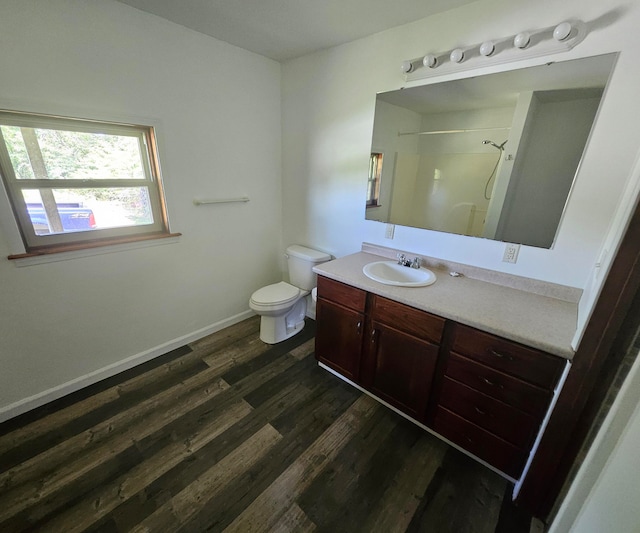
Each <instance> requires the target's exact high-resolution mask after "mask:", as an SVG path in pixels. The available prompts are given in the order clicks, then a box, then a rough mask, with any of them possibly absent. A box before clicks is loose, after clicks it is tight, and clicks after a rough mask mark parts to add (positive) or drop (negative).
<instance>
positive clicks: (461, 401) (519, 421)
mask: <svg viewBox="0 0 640 533" xmlns="http://www.w3.org/2000/svg"><path fill="white" fill-rule="evenodd" d="M440 405H441V406H443V407H445V408H446V409H448V410H449V411H451V412H453V413H455V414H457V415H459V416H461V417H463V418H466V419H467V420H469V421H470V422H473V423H474V424H476V425H477V426H480V427H482V428H484V429H486V430H487V431H489V432H490V433H493V434H495V435H497V436H499V437H501V438H503V439H504V440H506V441H508V442H510V443H511V444H513V445H515V446H517V447H518V448H527V449H528V448H530V447H531V443H532V442H533V438H534V437H535V435H536V433H537V431H538V428H539V427H540V418H539V417H538V418H534V417H533V416H531V415H529V414H527V413H524V412H522V411H520V410H518V409H515V408H514V407H511V406H510V405H507V404H505V403H503V402H500V401H498V400H496V399H494V398H492V397H491V396H487V395H486V394H482V393H481V392H478V391H477V390H475V389H472V388H471V387H468V386H466V385H463V384H462V383H458V382H457V381H454V380H452V379H450V378H447V377H445V378H444V379H443V382H442V390H441V393H440Z"/></svg>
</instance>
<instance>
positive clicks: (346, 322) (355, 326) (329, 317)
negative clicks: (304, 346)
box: [316, 298, 364, 382]
mask: <svg viewBox="0 0 640 533" xmlns="http://www.w3.org/2000/svg"><path fill="white" fill-rule="evenodd" d="M363 324H364V314H363V313H358V312H357V311H353V310H351V309H347V308H345V307H342V306H340V305H336V304H334V303H331V302H329V301H327V300H324V299H323V298H318V303H317V306H316V359H317V360H318V361H320V362H322V363H324V364H326V365H327V366H328V367H330V368H333V369H334V370H336V371H337V372H339V373H340V374H342V375H343V376H344V377H346V378H347V379H350V380H351V381H354V382H357V381H358V378H359V374H360V355H361V353H362V328H363Z"/></svg>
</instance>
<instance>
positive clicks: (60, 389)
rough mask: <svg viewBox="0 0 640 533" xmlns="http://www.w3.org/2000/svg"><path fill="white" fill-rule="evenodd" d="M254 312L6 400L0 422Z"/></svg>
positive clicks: (243, 318) (245, 313)
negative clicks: (24, 396)
mask: <svg viewBox="0 0 640 533" xmlns="http://www.w3.org/2000/svg"><path fill="white" fill-rule="evenodd" d="M254 314H255V313H254V312H253V311H252V310H250V309H248V310H247V311H243V312H242V313H239V314H237V315H234V316H232V317H229V318H226V319H224V320H221V321H219V322H216V323H215V324H211V325H210V326H207V327H204V328H202V329H199V330H197V331H193V332H192V333H188V334H187V335H183V336H182V337H178V338H177V339H173V340H170V341H168V342H165V343H163V344H160V345H159V346H156V347H154V348H151V349H149V350H145V351H144V352H140V353H138V354H135V355H132V356H130V357H127V358H125V359H122V360H121V361H118V362H116V363H113V364H110V365H108V366H105V367H103V368H100V369H98V370H94V371H93V372H90V373H89V374H85V375H84V376H79V377H77V378H75V379H72V380H71V381H67V382H66V383H62V384H61V385H57V386H56V387H52V388H50V389H48V390H45V391H43V392H40V393H38V394H34V395H33V396H30V397H28V398H24V399H22V400H18V401H17V402H14V403H12V404H9V405H7V406H5V407H0V423H2V422H6V421H7V420H9V419H11V418H14V417H16V416H18V415H21V414H24V413H26V412H28V411H31V410H32V409H35V408H37V407H41V406H43V405H45V404H47V403H49V402H52V401H54V400H58V399H59V398H62V397H63V396H66V395H67V394H71V393H72V392H76V391H78V390H80V389H82V388H84V387H87V386H89V385H93V384H94V383H98V382H99V381H102V380H103V379H106V378H110V377H111V376H115V375H116V374H119V373H120V372H124V371H125V370H129V369H130V368H133V367H134V366H137V365H140V364H142V363H146V362H147V361H150V360H151V359H154V358H156V357H159V356H161V355H164V354H166V353H168V352H170V351H171V350H175V349H176V348H180V347H181V346H184V345H185V344H188V343H190V342H193V341H195V340H198V339H201V338H202V337H206V336H207V335H211V334H212V333H215V332H216V331H220V330H221V329H224V328H226V327H229V326H233V325H234V324H237V323H238V322H241V321H243V320H245V319H247V318H249V317H251V316H253V315H254Z"/></svg>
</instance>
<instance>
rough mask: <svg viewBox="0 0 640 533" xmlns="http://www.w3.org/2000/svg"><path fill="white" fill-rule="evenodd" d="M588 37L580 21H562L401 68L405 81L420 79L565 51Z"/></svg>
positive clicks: (410, 62)
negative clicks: (554, 24)
mask: <svg viewBox="0 0 640 533" xmlns="http://www.w3.org/2000/svg"><path fill="white" fill-rule="evenodd" d="M586 35H587V25H586V24H585V23H584V22H582V21H579V20H572V21H565V22H561V23H560V24H558V25H557V26H551V27H548V28H543V29H541V30H536V31H522V32H520V33H518V34H516V35H512V36H510V37H505V38H502V39H493V40H487V41H484V42H483V43H480V44H474V45H471V46H467V47H460V48H455V49H454V50H451V51H448V52H439V53H435V54H434V53H428V54H426V55H425V56H422V57H418V58H414V59H407V60H405V61H403V62H402V64H401V65H400V68H401V71H402V73H403V74H404V77H405V80H407V81H412V80H419V79H422V78H428V77H431V76H439V75H443V74H449V73H454V72H460V71H463V70H469V69H472V68H479V67H485V66H490V65H498V64H500V63H507V62H509V61H516V60H519V59H530V58H533V57H538V56H544V55H550V54H557V53H559V52H568V51H569V50H571V49H572V48H573V47H574V46H576V45H577V44H578V43H580V42H582V41H583V40H584V38H585V37H586Z"/></svg>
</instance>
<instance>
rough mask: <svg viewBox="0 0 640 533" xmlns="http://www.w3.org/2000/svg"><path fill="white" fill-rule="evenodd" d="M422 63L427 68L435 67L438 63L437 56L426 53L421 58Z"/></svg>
mask: <svg viewBox="0 0 640 533" xmlns="http://www.w3.org/2000/svg"><path fill="white" fill-rule="evenodd" d="M422 64H423V65H424V66H425V67H427V68H435V67H436V66H437V65H438V58H437V57H436V56H434V55H433V54H427V55H426V56H424V57H423V58H422Z"/></svg>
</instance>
